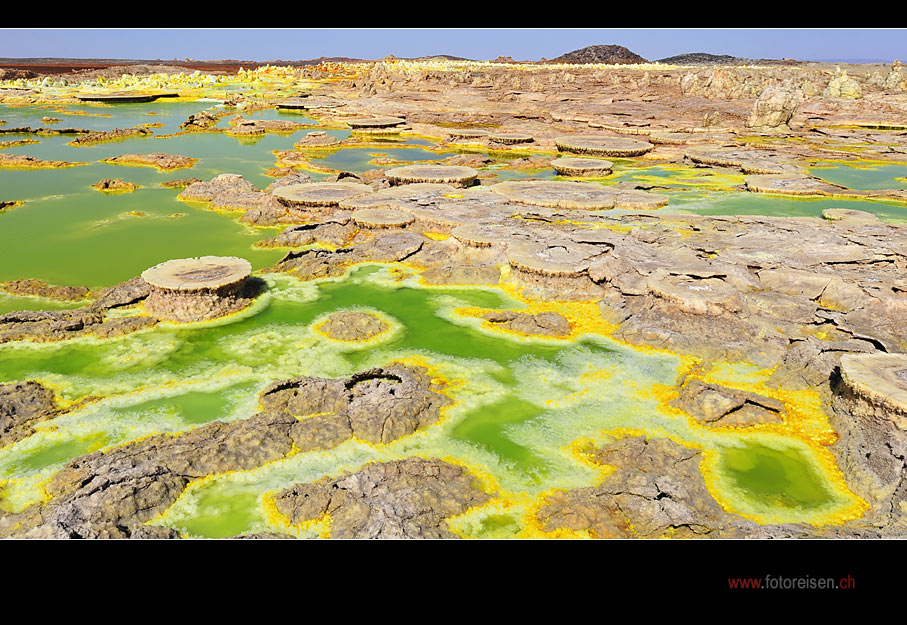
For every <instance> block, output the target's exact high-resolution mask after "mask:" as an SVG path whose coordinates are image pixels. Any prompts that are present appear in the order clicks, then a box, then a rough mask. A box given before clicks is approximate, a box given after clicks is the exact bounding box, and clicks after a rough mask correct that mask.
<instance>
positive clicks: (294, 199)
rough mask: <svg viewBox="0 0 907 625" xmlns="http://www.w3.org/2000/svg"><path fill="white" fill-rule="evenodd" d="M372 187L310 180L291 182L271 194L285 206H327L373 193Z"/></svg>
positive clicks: (351, 183)
mask: <svg viewBox="0 0 907 625" xmlns="http://www.w3.org/2000/svg"><path fill="white" fill-rule="evenodd" d="M373 192H374V189H372V188H371V187H370V186H368V185H365V184H359V183H356V182H310V183H305V184H291V185H287V186H285V187H281V188H279V189H276V190H274V192H273V195H274V197H276V198H277V199H278V200H279V201H280V202H281V203H282V204H285V205H287V206H291V207H293V206H310V207H328V206H337V205H339V204H340V202H341V201H343V200H346V199H349V198H351V197H356V196H357V195H365V194H368V193H373Z"/></svg>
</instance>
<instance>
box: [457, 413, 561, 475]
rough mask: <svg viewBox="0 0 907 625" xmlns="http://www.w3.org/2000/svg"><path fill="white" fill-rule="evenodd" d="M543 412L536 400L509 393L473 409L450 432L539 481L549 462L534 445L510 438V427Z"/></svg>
mask: <svg viewBox="0 0 907 625" xmlns="http://www.w3.org/2000/svg"><path fill="white" fill-rule="evenodd" d="M542 412H544V411H543V410H541V409H540V408H538V407H537V406H536V405H534V404H531V403H529V402H526V401H522V400H519V399H516V398H513V397H508V398H506V399H504V400H501V401H499V402H496V403H494V404H491V405H489V406H482V407H481V408H478V409H476V410H474V411H473V412H472V413H471V414H470V415H469V416H467V417H466V418H465V419H463V421H461V422H460V423H458V424H457V425H456V427H454V428H453V431H452V432H451V435H452V436H453V438H455V439H458V440H462V441H466V442H469V443H473V444H475V445H478V446H480V447H483V448H484V449H487V450H488V451H491V452H492V453H494V454H497V455H498V456H499V457H501V458H502V459H503V460H504V461H505V462H507V463H512V464H513V465H515V466H516V467H517V468H518V469H519V470H520V471H522V472H524V473H526V474H527V475H530V476H532V477H533V478H534V481H536V482H537V483H538V482H541V480H542V478H543V477H544V474H545V469H546V467H547V462H546V461H545V459H544V458H542V457H540V456H538V455H537V454H535V453H534V452H533V451H532V450H531V449H529V448H527V447H525V446H523V445H520V444H519V443H516V442H514V441H513V440H511V439H510V438H509V437H508V436H507V428H508V427H509V426H513V425H517V424H520V423H525V422H527V421H529V420H531V419H533V418H535V417H537V416H539V415H540V414H541V413H542Z"/></svg>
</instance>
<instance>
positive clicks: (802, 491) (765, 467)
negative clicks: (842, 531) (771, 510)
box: [720, 444, 832, 508]
mask: <svg viewBox="0 0 907 625" xmlns="http://www.w3.org/2000/svg"><path fill="white" fill-rule="evenodd" d="M720 466H721V470H722V471H723V472H724V473H725V474H726V475H727V476H728V477H730V478H731V480H732V482H733V484H734V485H735V486H736V487H737V488H738V489H739V490H740V492H741V493H742V494H743V495H744V497H746V498H747V499H751V500H753V501H755V502H758V503H761V504H768V505H770V506H782V507H785V508H816V507H819V506H822V505H824V504H827V503H829V502H830V501H831V500H832V495H831V493H830V492H829V491H828V490H827V489H826V488H825V486H824V485H823V483H822V480H821V478H820V477H819V476H818V475H817V474H816V472H815V470H814V469H813V468H812V466H811V465H810V464H809V462H808V461H807V460H806V458H804V457H803V455H802V454H801V452H799V451H796V450H793V449H789V450H785V451H779V450H777V449H772V448H770V447H766V446H764V445H759V444H748V445H746V446H745V447H725V448H723V449H722V459H721V465H720Z"/></svg>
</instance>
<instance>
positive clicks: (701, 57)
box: [658, 52, 752, 65]
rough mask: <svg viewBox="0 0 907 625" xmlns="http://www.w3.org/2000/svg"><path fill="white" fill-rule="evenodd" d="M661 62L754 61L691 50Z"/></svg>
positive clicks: (723, 63) (660, 60)
mask: <svg viewBox="0 0 907 625" xmlns="http://www.w3.org/2000/svg"><path fill="white" fill-rule="evenodd" d="M658 62H659V63H667V64H670V65H737V64H741V65H742V64H746V63H752V59H745V58H743V57H739V56H731V55H730V54H709V53H707V52H689V53H687V54H677V55H675V56H669V57H667V58H665V59H658Z"/></svg>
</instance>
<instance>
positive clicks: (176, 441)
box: [0, 413, 296, 538]
mask: <svg viewBox="0 0 907 625" xmlns="http://www.w3.org/2000/svg"><path fill="white" fill-rule="evenodd" d="M294 423H296V419H295V418H293V417H291V416H289V415H286V414H278V413H271V414H260V415H256V416H254V417H252V418H250V419H246V420H241V421H234V422H231V423H221V422H215V423H210V424H208V425H204V426H202V427H199V428H197V429H195V430H192V431H190V432H187V433H184V434H180V435H177V436H172V435H169V434H159V435H156V436H152V437H151V438H148V439H145V440H143V441H140V442H137V443H130V444H128V445H125V446H123V447H119V448H117V449H113V450H109V451H106V452H95V453H92V454H88V455H87V456H82V457H80V458H76V459H75V460H73V461H72V462H70V463H69V464H67V465H66V466H65V467H64V468H63V469H61V470H60V471H59V472H58V473H56V474H55V475H54V476H53V478H52V479H51V480H50V482H49V483H48V484H47V486H46V489H45V490H46V492H47V494H48V495H49V497H50V499H49V500H48V502H47V503H46V504H45V505H41V504H33V505H32V506H29V507H28V508H26V509H25V510H23V511H22V512H20V513H18V514H5V515H4V514H3V513H0V537H7V536H15V537H24V538H158V537H171V536H172V534H173V531H172V530H170V529H168V528H161V529H157V528H154V527H148V526H145V525H144V524H145V523H146V522H147V521H149V520H151V519H152V518H154V517H156V516H158V515H159V514H161V513H162V512H163V511H164V510H166V509H167V508H168V507H169V506H170V505H171V504H173V502H175V501H176V499H177V498H178V497H179V496H180V494H182V492H183V491H184V490H185V488H186V486H187V485H188V484H189V482H191V481H192V480H195V479H198V478H201V477H204V476H206V475H212V474H214V473H224V472H226V471H248V470H250V469H254V468H255V467H259V466H261V465H263V464H265V463H267V462H273V461H274V460H279V459H280V458H283V457H284V456H286V455H287V454H288V453H290V451H291V450H292V448H293V442H292V440H291V439H290V436H289V431H290V428H291V427H292V426H293V424H294Z"/></svg>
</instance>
